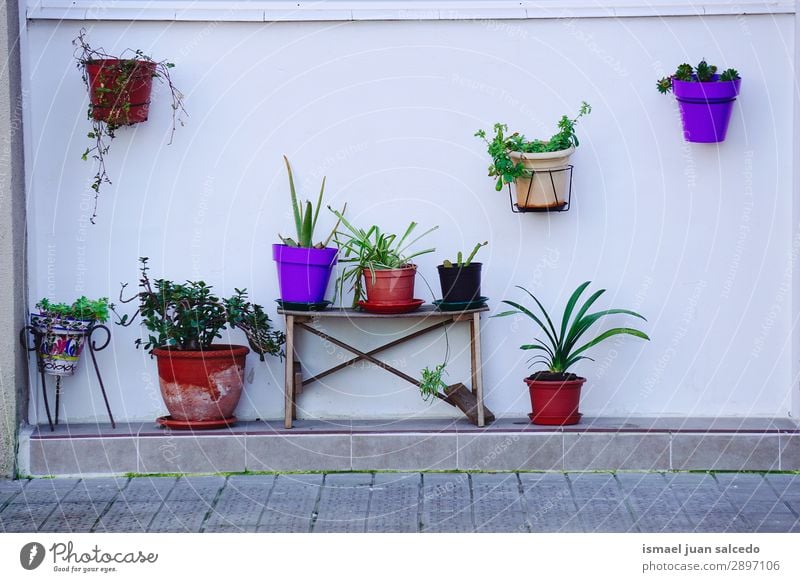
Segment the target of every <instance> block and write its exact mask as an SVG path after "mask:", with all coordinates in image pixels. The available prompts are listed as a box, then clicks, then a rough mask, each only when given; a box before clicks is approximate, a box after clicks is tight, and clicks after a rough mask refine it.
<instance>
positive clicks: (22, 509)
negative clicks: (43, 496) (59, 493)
mask: <svg viewBox="0 0 800 582" xmlns="http://www.w3.org/2000/svg"><path fill="white" fill-rule="evenodd" d="M57 506H58V504H56V503H31V504H19V503H12V504H10V505H7V506H6V508H5V509H3V511H2V512H0V530H2V531H4V532H36V531H38V530H39V528H40V527H41V526H42V524H43V523H44V522H45V521H46V520H47V518H48V517H50V514H51V513H53V511H54V510H55V509H56V507H57Z"/></svg>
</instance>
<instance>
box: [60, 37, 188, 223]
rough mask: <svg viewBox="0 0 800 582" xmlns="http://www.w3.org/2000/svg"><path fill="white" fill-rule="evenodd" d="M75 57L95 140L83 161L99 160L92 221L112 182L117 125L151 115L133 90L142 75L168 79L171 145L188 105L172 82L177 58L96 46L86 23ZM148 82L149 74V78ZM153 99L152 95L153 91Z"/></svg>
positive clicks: (92, 186)
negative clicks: (115, 52) (108, 161)
mask: <svg viewBox="0 0 800 582" xmlns="http://www.w3.org/2000/svg"><path fill="white" fill-rule="evenodd" d="M72 44H73V45H74V46H75V60H76V62H77V67H78V70H79V71H80V72H81V77H82V78H83V82H84V84H85V85H86V89H87V91H88V92H89V97H90V99H89V109H88V111H87V117H88V118H89V121H90V122H91V125H92V129H91V131H89V132H88V133H87V137H88V138H89V139H90V140H91V146H89V147H87V148H86V150H85V151H84V152H83V153H82V154H81V159H83V160H84V161H86V160H88V159H89V158H90V157H91V158H92V159H93V160H94V161H95V162H96V164H97V172H96V173H95V175H94V178H93V179H92V183H91V189H92V190H94V207H93V209H92V215H91V217H90V219H89V220H90V221H91V222H92V224H94V221H95V218H96V217H97V202H98V197H99V194H100V188H101V187H102V186H103V184H109V185H110V184H111V183H112V182H111V178H109V176H108V172H107V170H106V156H107V155H108V152H109V149H110V147H111V142H112V141H113V140H114V138H115V137H116V132H117V130H118V129H119V128H120V127H122V126H124V125H132V124H134V123H137V122H139V121H144V120H145V119H146V108H147V103H138V102H137V103H134V102H132V100H131V95H132V94H133V93H134V91H135V89H133V88H132V87H134V86H137V85H138V86H142V85H143V84H144V83H145V82H144V80H143V77H147V76H149V77H151V78H153V79H158V80H159V81H161V82H163V83H165V84H166V85H167V87H168V88H169V91H170V97H171V100H172V104H171V106H172V132H171V133H170V139H169V143H168V145H171V144H172V138H173V136H174V135H175V129H176V128H177V126H178V125H179V124H180V125H181V126H182V125H183V124H184V115H186V110H185V109H184V106H183V93H181V92H180V91H179V90H178V89H177V88H176V87H175V85H174V83H173V82H172V76H171V74H170V70H171V69H172V68H173V67H175V64H174V63H170V62H168V61H166V60H162V61H156V60H155V59H153V58H152V57H150V56H148V55H146V54H145V53H144V52H143V51H141V50H138V49H137V50H131V49H126V50H125V51H123V52H122V53H121V54H120V55H119V56H114V55H110V54H108V53H106V52H105V51H104V50H103V49H94V48H92V47H91V45H90V44H89V41H88V39H87V38H86V30H85V29H81V30H80V32H79V33H78V36H77V37H76V38H75V40H73V41H72ZM91 67H99V69H98V72H97V74H96V76H93V75H90V72H89V69H90V68H91ZM148 82H149V80H148ZM148 99H149V97H148Z"/></svg>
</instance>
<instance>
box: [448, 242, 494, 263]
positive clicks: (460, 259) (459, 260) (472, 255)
mask: <svg viewBox="0 0 800 582" xmlns="http://www.w3.org/2000/svg"><path fill="white" fill-rule="evenodd" d="M488 244H489V241H488V240H487V241H483V242H482V243H478V244H476V245H475V248H473V249H472V252H471V253H470V254H469V256H468V257H467V260H466V261H465V260H464V255H463V253H462V252H461V251H458V255H456V261H455V263H453V262H452V261H449V260H447V259H445V260H444V261H443V262H442V266H443V267H445V268H447V269H449V268H452V267H453V265H455V266H457V267H458V268H459V269H461V268H464V267H469V265H470V264H471V263H472V259H474V258H475V255H476V254H478V251H479V250H480V249H481V247H485V246H486V245H488Z"/></svg>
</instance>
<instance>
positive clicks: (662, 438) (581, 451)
mask: <svg viewBox="0 0 800 582" xmlns="http://www.w3.org/2000/svg"><path fill="white" fill-rule="evenodd" d="M669 448H670V435H669V434H667V433H662V434H624V433H623V434H613V433H585V434H571V433H565V434H564V469H565V470H567V471H596V470H617V469H641V470H647V471H661V470H668V469H669V468H670V463H669Z"/></svg>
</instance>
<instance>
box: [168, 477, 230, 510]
mask: <svg viewBox="0 0 800 582" xmlns="http://www.w3.org/2000/svg"><path fill="white" fill-rule="evenodd" d="M224 486H225V477H217V476H202V477H181V478H180V479H178V481H177V483H175V486H174V487H173V488H172V489H171V490H170V492H169V496H168V497H167V499H168V500H169V501H204V502H206V503H207V504H209V505H210V504H211V503H212V502H213V501H214V499H215V498H216V497H217V495H218V494H219V492H220V491H221V490H222V488H223V487H224Z"/></svg>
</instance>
